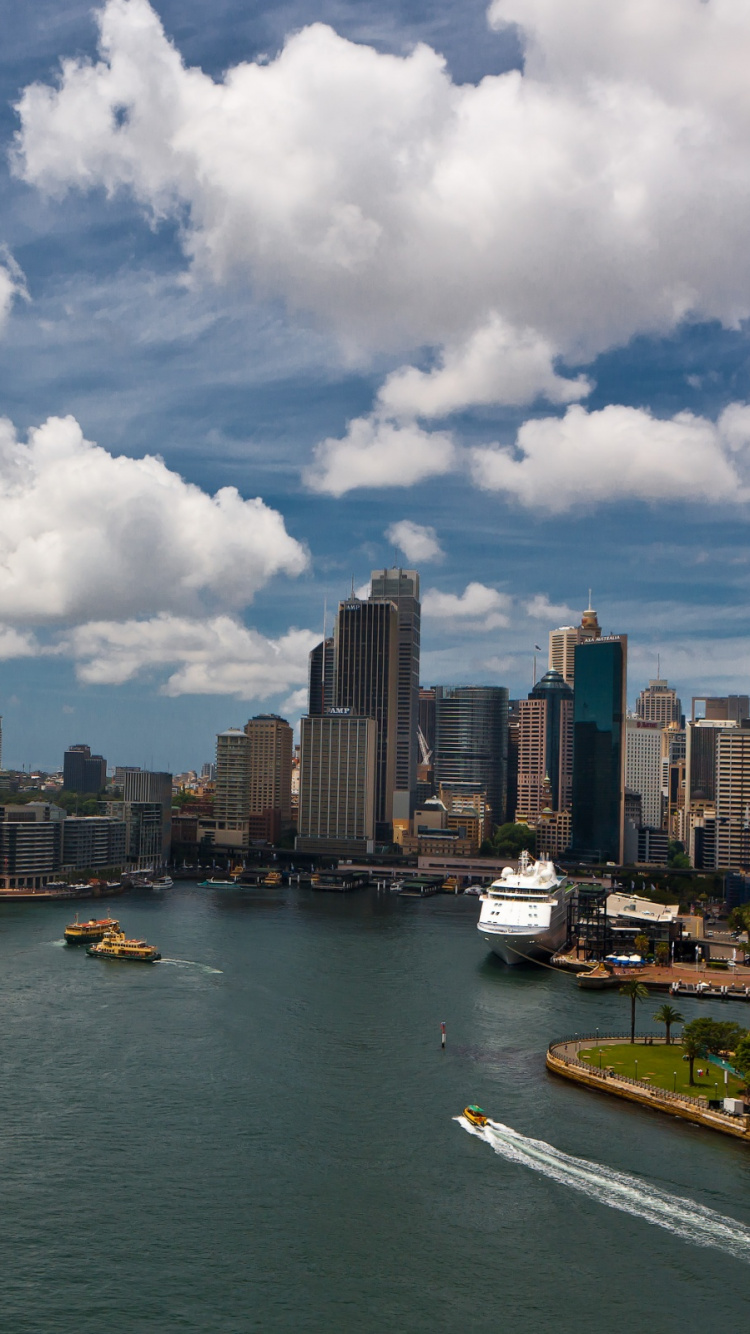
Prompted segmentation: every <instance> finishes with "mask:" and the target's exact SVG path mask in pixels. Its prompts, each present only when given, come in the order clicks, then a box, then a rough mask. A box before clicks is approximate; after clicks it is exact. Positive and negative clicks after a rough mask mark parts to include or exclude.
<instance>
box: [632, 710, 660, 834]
mask: <svg viewBox="0 0 750 1334" xmlns="http://www.w3.org/2000/svg"><path fill="white" fill-rule="evenodd" d="M661 748H662V739H661V727H660V726H659V725H658V724H657V723H656V722H647V723H644V722H642V721H641V719H640V718H628V719H626V722H625V787H626V789H629V790H630V791H631V792H636V793H638V795H639V796H640V799H641V823H642V824H644V825H648V827H649V828H651V829H661V825H662V795H661V787H662V773H661Z"/></svg>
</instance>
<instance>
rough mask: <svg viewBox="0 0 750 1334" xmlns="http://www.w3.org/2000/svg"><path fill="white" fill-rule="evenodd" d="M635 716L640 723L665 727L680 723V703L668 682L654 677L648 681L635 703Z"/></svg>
mask: <svg viewBox="0 0 750 1334" xmlns="http://www.w3.org/2000/svg"><path fill="white" fill-rule="evenodd" d="M635 716H636V718H638V719H639V720H640V721H641V722H642V723H655V724H656V725H657V726H658V727H666V726H667V725H668V724H669V723H677V724H678V725H680V724H681V722H682V701H681V700H679V699H678V698H677V691H676V690H674V689H673V687H672V686H670V684H669V681H664V680H662V679H661V678H660V677H656V678H655V679H654V680H653V681H649V683H648V685H647V686H645V687H644V689H643V690H642V691H641V693H640V695H639V696H638V698H637V700H636V702H635Z"/></svg>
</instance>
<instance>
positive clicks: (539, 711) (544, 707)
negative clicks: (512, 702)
mask: <svg viewBox="0 0 750 1334" xmlns="http://www.w3.org/2000/svg"><path fill="white" fill-rule="evenodd" d="M518 717H519V729H518V804H517V813H518V815H522V816H524V817H526V818H527V819H530V820H532V821H533V820H535V819H538V817H539V816H540V815H541V813H542V811H543V810H544V809H545V807H546V805H547V802H549V804H550V807H551V809H552V811H553V812H554V811H567V810H569V809H570V802H571V792H572V783H573V691H572V690H571V688H570V686H569V685H568V684H567V682H566V681H564V680H563V677H562V675H561V673H560V672H557V671H555V670H554V669H553V668H551V669H550V670H549V671H548V672H547V673H546V674H545V675H544V676H543V677H542V679H541V681H539V682H537V684H536V685H535V686H534V688H533V690H532V691H531V693H530V695H529V697H528V699H522V700H519V702H518Z"/></svg>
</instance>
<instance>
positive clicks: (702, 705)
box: [692, 695, 750, 727]
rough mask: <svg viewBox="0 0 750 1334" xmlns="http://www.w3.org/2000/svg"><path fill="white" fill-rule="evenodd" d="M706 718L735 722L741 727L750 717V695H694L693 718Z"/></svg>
mask: <svg viewBox="0 0 750 1334" xmlns="http://www.w3.org/2000/svg"><path fill="white" fill-rule="evenodd" d="M699 718H706V719H707V720H710V721H713V722H725V721H726V722H733V723H736V724H737V726H738V727H739V725H740V723H742V722H744V720H745V719H746V718H750V696H748V695H722V696H713V697H711V696H708V695H694V696H693V707H692V720H693V722H697V721H698V719H699Z"/></svg>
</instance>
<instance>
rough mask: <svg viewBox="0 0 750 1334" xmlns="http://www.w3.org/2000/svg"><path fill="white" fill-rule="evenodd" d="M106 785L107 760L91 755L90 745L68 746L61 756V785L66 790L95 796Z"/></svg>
mask: <svg viewBox="0 0 750 1334" xmlns="http://www.w3.org/2000/svg"><path fill="white" fill-rule="evenodd" d="M106 785H107V761H106V760H105V759H104V757H103V756H102V755H92V754H91V747H90V746H85V745H77V746H69V747H68V749H67V750H66V751H65V754H64V757H63V787H64V788H65V791H66V792H79V793H80V794H81V795H82V796H85V795H87V794H90V795H91V796H96V794H97V793H98V792H101V791H103V789H104V788H105V787H106Z"/></svg>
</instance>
